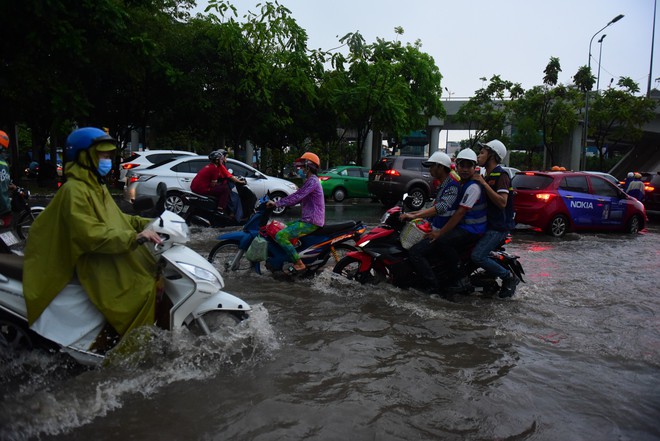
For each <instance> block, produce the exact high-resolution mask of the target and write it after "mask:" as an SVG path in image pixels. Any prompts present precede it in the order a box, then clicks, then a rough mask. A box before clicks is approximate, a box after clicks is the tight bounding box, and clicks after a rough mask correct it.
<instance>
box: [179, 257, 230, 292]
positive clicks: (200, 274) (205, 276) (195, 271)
mask: <svg viewBox="0 0 660 441" xmlns="http://www.w3.org/2000/svg"><path fill="white" fill-rule="evenodd" d="M177 264H178V265H179V266H181V268H183V269H185V270H186V271H188V272H189V273H190V274H192V275H193V276H194V277H196V278H198V279H202V280H205V281H207V282H209V283H212V284H214V285H217V286H218V289H222V283H220V280H219V279H218V278H217V277H216V275H215V274H213V273H212V272H211V271H208V270H205V269H204V268H200V267H198V266H195V265H191V264H189V263H183V262H177Z"/></svg>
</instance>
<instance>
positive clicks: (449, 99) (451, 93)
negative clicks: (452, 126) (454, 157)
mask: <svg viewBox="0 0 660 441" xmlns="http://www.w3.org/2000/svg"><path fill="white" fill-rule="evenodd" d="M445 90H446V91H447V95H449V97H448V98H447V101H451V96H452V95H453V94H454V92H450V91H449V89H447V88H446V87H445ZM445 119H446V118H445ZM445 153H447V154H449V130H447V129H445Z"/></svg>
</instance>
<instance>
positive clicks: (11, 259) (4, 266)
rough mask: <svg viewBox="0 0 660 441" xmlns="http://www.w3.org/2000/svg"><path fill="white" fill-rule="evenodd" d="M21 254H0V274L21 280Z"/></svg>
mask: <svg viewBox="0 0 660 441" xmlns="http://www.w3.org/2000/svg"><path fill="white" fill-rule="evenodd" d="M23 259H24V257H23V256H18V255H16V254H0V274H4V275H5V276H6V277H10V278H12V279H14V280H23Z"/></svg>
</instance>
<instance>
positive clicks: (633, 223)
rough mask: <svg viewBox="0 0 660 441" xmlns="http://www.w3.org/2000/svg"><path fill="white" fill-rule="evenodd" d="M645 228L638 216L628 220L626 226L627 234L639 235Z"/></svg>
mask: <svg viewBox="0 0 660 441" xmlns="http://www.w3.org/2000/svg"><path fill="white" fill-rule="evenodd" d="M642 228H643V224H642V219H641V218H640V217H639V216H638V215H636V214H635V215H633V217H631V218H630V219H629V220H628V225H627V226H626V232H627V233H628V234H637V233H639V231H640V230H641V229H642Z"/></svg>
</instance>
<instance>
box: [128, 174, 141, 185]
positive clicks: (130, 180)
mask: <svg viewBox="0 0 660 441" xmlns="http://www.w3.org/2000/svg"><path fill="white" fill-rule="evenodd" d="M139 180H140V177H139V176H131V177H130V178H128V183H129V184H132V183H133V182H137V181H139Z"/></svg>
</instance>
